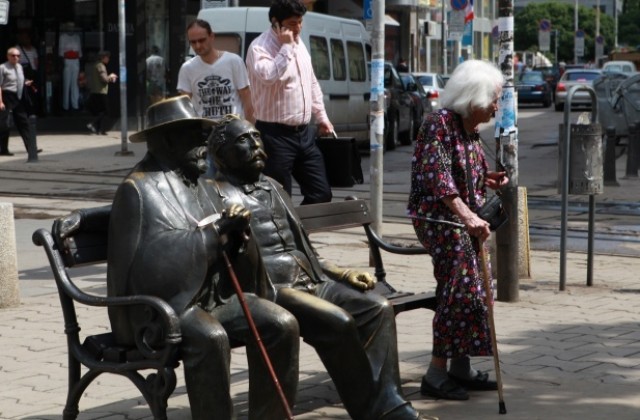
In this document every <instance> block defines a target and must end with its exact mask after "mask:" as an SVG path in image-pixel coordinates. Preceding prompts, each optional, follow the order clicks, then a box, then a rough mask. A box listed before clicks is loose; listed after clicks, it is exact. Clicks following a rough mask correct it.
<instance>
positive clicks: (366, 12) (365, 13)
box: [362, 0, 373, 20]
mask: <svg viewBox="0 0 640 420" xmlns="http://www.w3.org/2000/svg"><path fill="white" fill-rule="evenodd" d="M372 1H373V0H364V2H363V3H362V18H363V19H364V20H371V19H373V8H372V7H371V2H372Z"/></svg>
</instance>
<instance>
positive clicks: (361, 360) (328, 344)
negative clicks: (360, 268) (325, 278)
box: [276, 281, 406, 420]
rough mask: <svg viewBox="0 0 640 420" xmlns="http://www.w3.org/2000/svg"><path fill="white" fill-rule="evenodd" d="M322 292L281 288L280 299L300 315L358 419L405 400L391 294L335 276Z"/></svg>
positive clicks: (306, 335)
mask: <svg viewBox="0 0 640 420" xmlns="http://www.w3.org/2000/svg"><path fill="white" fill-rule="evenodd" d="M317 292H318V293H317V294H318V296H313V295H311V294H309V293H306V292H303V291H298V290H292V289H280V291H279V292H278V297H277V299H276V303H278V304H279V305H282V306H283V307H284V308H286V309H287V310H289V311H290V312H291V313H293V314H294V316H295V317H296V318H297V319H298V322H299V324H300V335H302V337H304V339H305V341H306V342H308V343H309V344H310V345H312V346H313V347H314V348H315V349H316V351H317V352H318V355H319V356H320V358H321V359H322V362H323V363H324V365H325V367H326V369H327V372H328V373H329V375H330V376H331V378H332V379H333V382H334V384H335V386H336V389H337V391H338V394H339V395H340V398H341V399H342V402H343V404H344V406H345V408H346V410H347V411H348V413H349V415H350V416H351V417H352V418H353V419H363V420H374V419H378V418H381V417H382V415H383V414H384V413H386V412H388V411H390V410H392V409H394V408H396V407H399V406H401V405H404V404H405V403H406V402H405V400H404V398H403V397H402V394H401V391H400V377H399V372H398V354H397V345H396V335H395V318H394V315H393V310H392V308H391V307H390V306H389V305H388V303H387V302H386V300H384V299H379V298H378V297H377V296H375V295H372V296H371V297H370V296H369V295H366V294H364V293H362V292H359V291H356V290H354V289H352V288H350V287H348V286H345V285H342V284H340V283H336V282H333V281H331V282H327V283H323V284H322V285H319V288H318V290H317Z"/></svg>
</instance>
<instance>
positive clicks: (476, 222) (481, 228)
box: [463, 213, 491, 242]
mask: <svg viewBox="0 0 640 420" xmlns="http://www.w3.org/2000/svg"><path fill="white" fill-rule="evenodd" d="M463 222H464V225H465V226H466V228H467V232H469V235H471V236H474V237H476V238H478V239H480V240H481V241H482V242H484V241H486V240H487V239H488V238H489V235H490V234H491V230H490V229H489V222H487V221H485V220H482V219H481V218H480V217H478V215H477V214H475V213H474V214H473V216H471V217H468V218H466V219H464V220H463Z"/></svg>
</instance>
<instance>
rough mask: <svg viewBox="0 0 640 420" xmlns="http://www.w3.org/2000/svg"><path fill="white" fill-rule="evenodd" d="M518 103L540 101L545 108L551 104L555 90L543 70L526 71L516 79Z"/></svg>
mask: <svg viewBox="0 0 640 420" xmlns="http://www.w3.org/2000/svg"><path fill="white" fill-rule="evenodd" d="M516 91H517V92H518V103H528V104H530V103H540V104H542V106H543V107H544V108H548V107H550V106H551V103H552V102H553V91H552V90H551V86H549V83H547V81H546V80H545V77H544V73H542V72H541V71H535V70H532V71H525V72H524V73H520V74H519V75H518V78H517V79H516Z"/></svg>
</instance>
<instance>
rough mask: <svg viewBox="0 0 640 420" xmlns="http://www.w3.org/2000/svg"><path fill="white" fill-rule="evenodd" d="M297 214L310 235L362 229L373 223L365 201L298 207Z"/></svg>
mask: <svg viewBox="0 0 640 420" xmlns="http://www.w3.org/2000/svg"><path fill="white" fill-rule="evenodd" d="M296 213H297V214H298V216H299V217H300V219H301V220H302V224H303V226H304V228H305V230H306V231H307V232H308V233H313V232H319V231H323V230H324V231H327V230H335V229H346V228H351V227H362V225H366V224H370V223H372V222H373V217H372V215H371V212H370V211H369V208H368V207H367V203H366V202H365V201H364V200H348V201H339V202H333V203H321V204H314V205H312V206H299V207H296Z"/></svg>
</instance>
